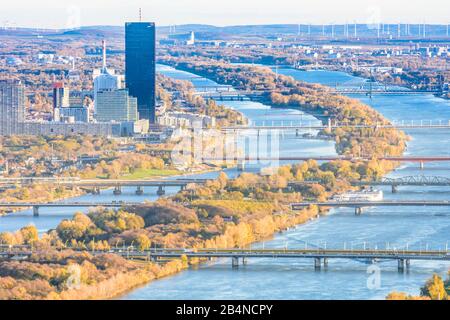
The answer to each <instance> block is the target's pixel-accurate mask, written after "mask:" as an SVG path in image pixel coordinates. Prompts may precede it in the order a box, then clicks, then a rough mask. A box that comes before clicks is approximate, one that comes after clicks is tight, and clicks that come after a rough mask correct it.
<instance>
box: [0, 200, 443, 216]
mask: <svg viewBox="0 0 450 320" xmlns="http://www.w3.org/2000/svg"><path fill="white" fill-rule="evenodd" d="M142 205H143V203H142V202H128V201H114V202H47V203H39V202H0V208H7V209H12V208H30V207H31V208H33V215H34V216H35V217H38V216H39V208H94V207H104V208H124V207H133V206H142ZM309 206H319V207H336V208H338V207H351V208H355V210H356V211H355V213H356V214H357V215H359V214H361V213H362V208H364V207H375V206H383V207H386V206H387V207H392V206H394V207H398V206H433V207H448V206H450V201H440V200H436V201H433V200H430V201H422V200H383V201H365V200H364V201H358V200H356V201H314V202H299V203H291V208H292V210H302V209H304V208H306V207H309Z"/></svg>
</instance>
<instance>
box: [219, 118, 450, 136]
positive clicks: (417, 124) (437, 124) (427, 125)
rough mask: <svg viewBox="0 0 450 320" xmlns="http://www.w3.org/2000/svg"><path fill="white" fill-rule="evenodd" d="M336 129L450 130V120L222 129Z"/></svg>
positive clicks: (267, 124)
mask: <svg viewBox="0 0 450 320" xmlns="http://www.w3.org/2000/svg"><path fill="white" fill-rule="evenodd" d="M335 129H374V130H377V129H398V130H412V129H425V130H434V129H450V120H448V121H431V120H430V121H424V120H422V121H395V122H393V123H389V124H382V123H375V124H351V123H338V122H331V121H330V122H329V123H328V124H327V125H321V124H312V121H309V123H305V122H302V121H295V120H290V121H286V120H280V121H263V122H262V124H260V125H258V124H253V125H250V126H231V127H225V128H222V131H224V132H230V131H234V132H241V131H244V132H245V131H259V132H260V133H261V132H263V131H299V130H319V131H321V130H335Z"/></svg>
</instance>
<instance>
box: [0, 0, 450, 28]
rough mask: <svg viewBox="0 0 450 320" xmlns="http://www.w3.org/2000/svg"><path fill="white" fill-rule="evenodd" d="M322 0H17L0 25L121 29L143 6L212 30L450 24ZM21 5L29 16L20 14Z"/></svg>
mask: <svg viewBox="0 0 450 320" xmlns="http://www.w3.org/2000/svg"><path fill="white" fill-rule="evenodd" d="M326 2H327V1H325V0H319V1H311V0H303V1H295V2H294V1H290V0H280V1H278V2H277V5H276V6H275V5H273V2H271V1H268V0H262V1H258V2H247V3H242V2H239V1H237V0H230V1H227V2H223V3H215V4H214V6H213V5H211V3H210V2H208V1H204V0H197V1H194V0H190V1H179V0H174V1H170V2H165V1H160V0H154V1H152V3H151V4H148V2H145V1H142V0H132V1H128V2H127V3H126V4H125V3H123V2H122V3H120V2H119V1H105V0H95V1H87V0H78V1H74V2H72V3H70V4H64V5H61V4H57V5H54V3H52V2H50V1H49V0H43V1H40V2H39V3H34V2H31V1H29V0H18V1H15V2H14V3H7V4H4V5H3V6H2V11H1V12H0V26H2V27H5V26H6V27H29V28H50V29H66V28H76V27H80V26H92V25H124V23H125V22H126V21H138V20H139V8H142V19H143V20H145V21H154V22H155V23H156V24H157V25H159V26H167V25H174V24H190V23H198V24H210V25H216V26H230V25H258V24H281V23H283V24H285V23H286V24H297V23H303V24H306V23H308V24H309V23H311V24H331V23H336V24H343V23H354V22H357V23H362V24H364V23H366V24H373V23H428V24H448V23H450V21H449V20H450V19H449V18H448V17H449V13H450V9H449V8H448V7H446V6H445V2H444V1H440V0H430V1H426V2H425V1H406V0H399V1H396V2H395V3H392V1H388V0H382V1H376V2H375V1H369V0H367V1H355V0H342V1H340V5H339V6H327V3H326ZM411 4H414V5H411ZM24 7H26V8H27V12H30V13H31V12H32V14H27V13H24V12H23V8H24ZM436 8H439V10H436ZM19 13H24V14H19ZM99 13H100V14H99Z"/></svg>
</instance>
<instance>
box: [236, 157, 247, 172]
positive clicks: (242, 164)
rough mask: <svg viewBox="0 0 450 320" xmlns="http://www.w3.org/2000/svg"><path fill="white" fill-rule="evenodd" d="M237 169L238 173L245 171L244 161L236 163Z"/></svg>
mask: <svg viewBox="0 0 450 320" xmlns="http://www.w3.org/2000/svg"><path fill="white" fill-rule="evenodd" d="M237 169H238V171H244V170H245V161H244V160H240V161H238V164H237Z"/></svg>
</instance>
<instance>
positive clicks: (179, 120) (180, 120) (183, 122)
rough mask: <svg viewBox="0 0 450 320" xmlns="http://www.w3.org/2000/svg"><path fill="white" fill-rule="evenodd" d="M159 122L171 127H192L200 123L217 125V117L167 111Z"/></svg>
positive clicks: (206, 126)
mask: <svg viewBox="0 0 450 320" xmlns="http://www.w3.org/2000/svg"><path fill="white" fill-rule="evenodd" d="M157 121H158V124H160V125H162V126H169V127H182V128H191V127H194V125H197V124H200V125H201V127H203V128H210V127H215V126H216V118H214V117H210V116H205V115H201V114H193V113H185V112H167V113H165V114H163V115H161V116H159V117H158V119H157Z"/></svg>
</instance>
